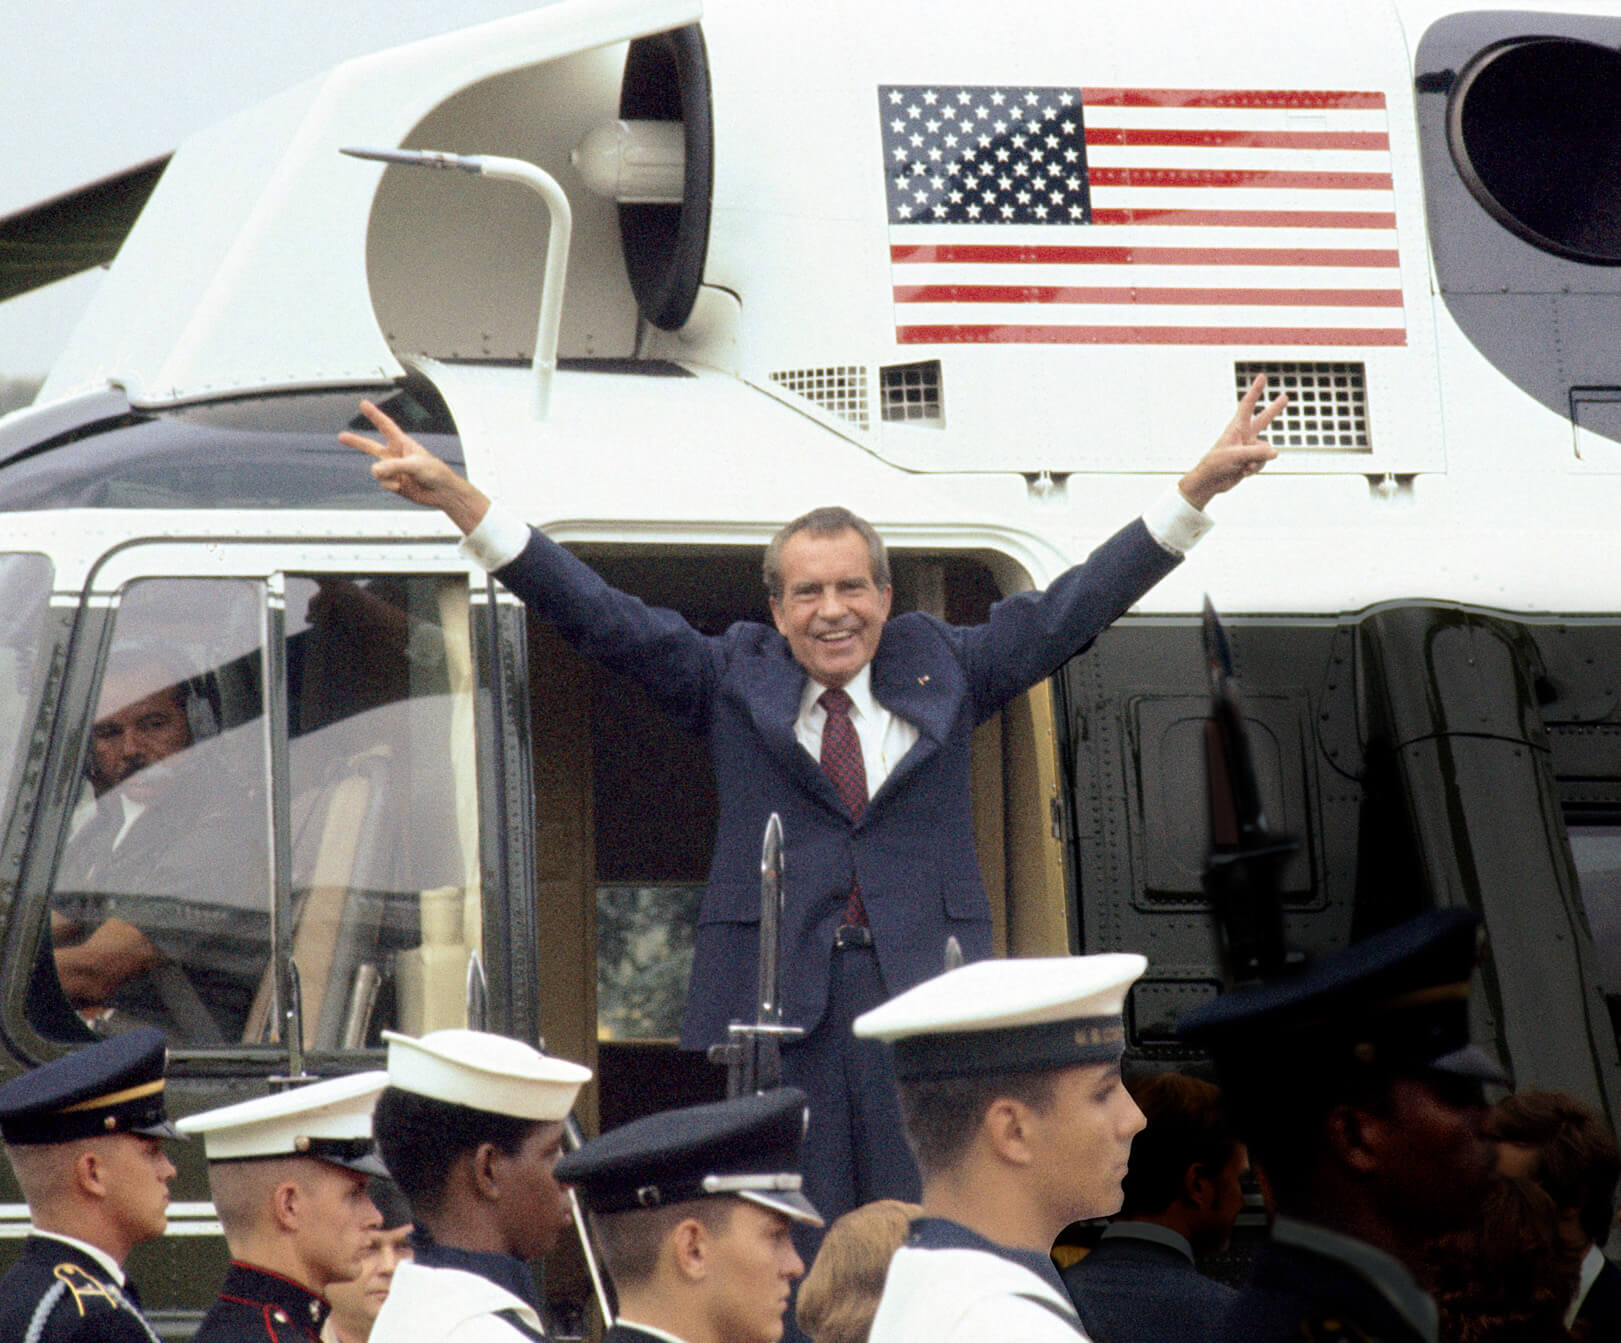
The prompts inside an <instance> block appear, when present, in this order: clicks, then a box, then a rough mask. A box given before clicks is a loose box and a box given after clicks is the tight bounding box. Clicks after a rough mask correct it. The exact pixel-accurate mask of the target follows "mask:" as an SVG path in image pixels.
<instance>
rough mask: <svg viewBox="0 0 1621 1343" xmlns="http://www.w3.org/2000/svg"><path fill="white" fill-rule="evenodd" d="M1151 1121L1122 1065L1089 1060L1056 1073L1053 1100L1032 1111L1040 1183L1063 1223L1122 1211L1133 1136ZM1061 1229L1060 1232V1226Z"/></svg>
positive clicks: (1030, 1129)
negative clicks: (1125, 1083)
mask: <svg viewBox="0 0 1621 1343" xmlns="http://www.w3.org/2000/svg"><path fill="white" fill-rule="evenodd" d="M1146 1122H1147V1121H1146V1120H1144V1118H1143V1112H1142V1111H1141V1110H1139V1109H1138V1108H1137V1102H1136V1101H1134V1100H1132V1098H1131V1095H1130V1093H1129V1092H1127V1090H1126V1089H1125V1087H1124V1086H1122V1085H1121V1082H1120V1068H1119V1066H1118V1065H1116V1064H1102V1063H1097V1064H1085V1065H1082V1066H1079V1067H1075V1068H1066V1069H1064V1070H1063V1071H1062V1072H1059V1073H1057V1074H1055V1075H1054V1078H1053V1093H1052V1102H1051V1104H1050V1105H1048V1106H1047V1108H1046V1110H1045V1111H1034V1110H1031V1111H1029V1112H1028V1122H1027V1125H1026V1137H1027V1140H1028V1142H1029V1143H1030V1150H1031V1152H1032V1172H1031V1173H1032V1174H1033V1175H1034V1176H1035V1184H1036V1186H1037V1188H1038V1189H1040V1190H1042V1191H1043V1193H1044V1195H1045V1197H1046V1198H1047V1199H1048V1200H1050V1203H1051V1212H1052V1216H1053V1217H1054V1218H1056V1219H1057V1227H1058V1228H1062V1227H1063V1226H1065V1225H1067V1224H1068V1223H1070V1222H1073V1221H1076V1220H1078V1219H1080V1218H1086V1217H1106V1216H1108V1215H1109V1214H1110V1213H1115V1212H1119V1211H1120V1200H1121V1193H1120V1182H1121V1180H1123V1179H1124V1178H1125V1176H1126V1163H1127V1161H1128V1160H1129V1159H1130V1157H1131V1140H1132V1139H1133V1138H1134V1137H1136V1135H1137V1134H1138V1133H1139V1132H1140V1131H1141V1130H1142V1128H1143V1126H1144V1124H1145V1123H1146ZM1055 1234H1056V1231H1055Z"/></svg>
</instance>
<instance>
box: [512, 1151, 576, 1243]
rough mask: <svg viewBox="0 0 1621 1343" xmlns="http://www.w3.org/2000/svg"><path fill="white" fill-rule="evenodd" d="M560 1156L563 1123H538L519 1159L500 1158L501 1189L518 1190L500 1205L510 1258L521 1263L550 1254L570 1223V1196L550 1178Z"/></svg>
mask: <svg viewBox="0 0 1621 1343" xmlns="http://www.w3.org/2000/svg"><path fill="white" fill-rule="evenodd" d="M562 1155H563V1126H562V1125H561V1124H537V1125H536V1126H535V1128H534V1129H533V1130H532V1131H531V1132H530V1134H529V1136H528V1137H527V1138H526V1139H525V1140H524V1143H523V1146H521V1147H520V1148H519V1149H518V1151H517V1154H516V1155H515V1156H510V1157H509V1156H507V1155H505V1154H504V1153H500V1152H498V1153H497V1154H496V1157H495V1160H496V1161H497V1162H498V1163H499V1178H500V1181H501V1184H502V1186H503V1188H505V1187H508V1186H509V1185H510V1187H511V1188H512V1189H513V1190H514V1191H516V1192H515V1196H514V1197H512V1198H510V1199H507V1198H503V1199H502V1201H501V1203H500V1204H499V1205H497V1206H498V1207H499V1208H500V1209H501V1212H500V1215H501V1217H502V1225H503V1229H504V1231H505V1234H506V1237H507V1242H508V1244H509V1246H510V1247H511V1253H513V1254H515V1255H517V1256H518V1258H520V1259H539V1258H540V1257H541V1256H542V1255H546V1254H550V1253H551V1251H552V1248H553V1247H554V1246H555V1245H556V1244H557V1238H558V1237H559V1236H560V1235H562V1234H563V1231H564V1230H565V1229H566V1228H567V1227H568V1224H569V1222H570V1221H571V1220H572V1215H571V1213H570V1211H569V1202H568V1192H567V1191H566V1190H565V1189H564V1188H563V1186H562V1185H560V1184H558V1183H557V1177H556V1176H555V1175H554V1174H553V1173H552V1172H553V1171H554V1170H555V1169H556V1167H557V1163H558V1161H559V1159H560V1158H561V1157H562Z"/></svg>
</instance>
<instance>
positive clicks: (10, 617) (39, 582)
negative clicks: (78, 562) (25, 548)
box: [0, 555, 51, 804]
mask: <svg viewBox="0 0 1621 1343" xmlns="http://www.w3.org/2000/svg"><path fill="white" fill-rule="evenodd" d="M50 595H51V562H50V561H49V560H48V559H46V558H45V556H43V555H0V804H3V803H4V802H5V801H6V799H8V798H9V797H10V796H11V790H12V788H13V786H14V785H15V784H16V782H17V767H18V765H19V764H20V763H21V760H22V756H23V752H24V743H25V742H26V740H27V732H28V724H29V721H30V719H31V717H32V709H33V705H34V701H35V699H36V698H37V697H38V695H39V675H40V663H41V662H42V660H43V659H42V658H41V657H40V650H41V649H42V648H43V647H44V644H45V641H44V639H43V638H42V637H41V636H42V633H43V630H44V624H45V616H46V612H47V603H48V601H49V599H50Z"/></svg>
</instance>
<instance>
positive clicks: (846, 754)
mask: <svg viewBox="0 0 1621 1343" xmlns="http://www.w3.org/2000/svg"><path fill="white" fill-rule="evenodd" d="M1263 391H1264V380H1263V379H1260V378H1257V379H1256V381H1255V383H1254V384H1253V385H1252V386H1251V387H1250V389H1249V391H1248V393H1247V394H1246V395H1245V397H1244V398H1243V400H1242V401H1241V402H1240V404H1239V407H1238V410H1237V412H1236V413H1235V414H1234V416H1233V418H1232V419H1231V420H1230V421H1229V422H1228V424H1227V426H1226V427H1225V428H1224V429H1223V431H1222V433H1221V435H1220V436H1219V437H1218V438H1217V440H1216V444H1215V446H1214V447H1213V448H1212V449H1211V450H1210V452H1208V453H1207V454H1206V455H1205V456H1204V457H1203V458H1202V459H1201V460H1200V461H1199V463H1198V465H1197V466H1195V467H1194V468H1193V470H1192V471H1190V472H1189V473H1188V474H1187V475H1186V476H1184V477H1183V478H1182V481H1181V483H1180V487H1179V490H1178V491H1175V492H1168V494H1167V496H1166V498H1164V499H1162V500H1160V501H1159V502H1158V503H1157V504H1156V505H1155V506H1154V507H1153V508H1151V509H1150V510H1149V511H1148V512H1147V513H1146V514H1145V515H1144V517H1142V518H1139V519H1136V520H1134V521H1133V522H1131V523H1129V524H1128V525H1127V526H1126V527H1124V528H1123V529H1122V530H1121V531H1120V532H1118V533H1117V534H1116V535H1115V536H1114V537H1112V538H1111V539H1109V540H1108V541H1106V542H1104V543H1103V545H1102V546H1100V547H1099V548H1098V549H1097V550H1096V551H1095V552H1094V553H1093V554H1092V555H1091V556H1090V557H1089V558H1088V559H1087V560H1086V561H1085V562H1084V563H1082V564H1080V565H1077V566H1076V567H1075V568H1073V569H1071V570H1069V571H1068V572H1067V573H1065V574H1063V575H1061V576H1060V577H1059V578H1058V579H1057V580H1056V581H1055V582H1054V583H1053V584H1052V585H1051V586H1050V587H1049V588H1048V589H1047V590H1046V591H1045V592H1023V593H1019V594H1017V595H1015V596H1012V597H1009V598H1007V599H1005V600H1003V601H1001V602H998V603H997V604H996V605H995V606H993V607H992V608H991V613H990V617H989V619H988V620H987V621H986V622H985V623H984V624H983V625H976V626H971V627H962V626H953V625H948V624H946V623H945V622H944V621H942V620H938V619H936V618H935V617H933V616H929V615H924V614H921V613H918V612H911V613H907V614H904V615H899V616H896V617H895V618H893V619H891V618H890V602H891V597H892V593H891V588H890V581H889V563H888V558H887V556H886V555H885V552H884V546H883V542H882V541H881V540H880V539H879V537H878V536H877V534H876V533H875V532H874V531H873V529H872V528H871V527H870V526H868V525H867V524H866V523H865V522H863V521H862V520H861V519H859V518H857V517H855V516H854V515H853V514H851V513H849V512H848V511H846V510H844V509H818V510H816V511H815V512H813V513H808V514H806V515H805V516H804V517H802V518H799V519H797V520H796V521H794V522H792V523H790V524H788V526H787V527H785V528H783V529H782V531H781V532H779V533H778V535H777V536H776V538H774V539H773V540H772V542H771V544H770V546H769V547H768V549H767V551H766V558H765V579H766V586H767V590H768V592H769V595H770V608H771V616H772V622H773V623H772V625H765V624H755V623H749V622H742V623H739V624H736V625H733V626H732V627H731V628H730V629H728V630H727V631H726V632H725V633H724V634H722V635H718V636H708V635H704V634H700V633H699V632H698V631H697V630H695V629H694V628H693V627H692V626H691V625H689V624H688V623H687V622H686V621H685V620H684V619H682V617H681V616H680V615H678V614H677V613H676V612H674V611H668V610H660V609H655V608H650V607H648V606H646V605H644V604H643V603H642V602H641V601H640V600H638V599H637V598H635V597H632V596H629V595H628V594H626V593H623V592H619V591H617V590H616V589H614V588H612V587H610V586H608V584H606V583H605V582H603V580H602V579H601V578H600V577H598V575H597V574H596V573H595V572H593V571H592V570H591V569H590V568H589V567H587V566H586V565H585V564H583V563H581V562H580V561H579V560H577V559H575V558H574V557H573V556H572V555H571V554H569V552H568V551H566V550H564V549H563V548H562V547H561V546H559V545H557V544H555V543H554V542H552V541H550V540H549V539H548V538H547V537H545V536H544V535H542V534H541V533H540V532H538V531H534V530H532V529H531V528H529V527H527V526H525V525H524V524H523V523H522V522H520V521H518V520H517V519H516V518H514V517H513V516H512V515H511V514H510V513H507V512H505V511H504V510H502V509H501V508H499V507H498V506H492V505H491V503H490V501H489V499H488V498H487V497H486V496H485V495H484V494H483V493H482V492H481V491H480V490H479V489H478V488H477V487H476V486H474V485H472V484H471V483H470V482H468V481H466V480H464V479H462V478H461V477H460V476H458V475H457V474H456V473H455V472H454V471H452V470H451V469H450V468H449V467H447V466H446V465H445V464H444V463H443V462H441V461H440V460H439V459H438V458H436V457H434V456H433V455H432V454H431V453H429V452H428V451H427V450H426V449H425V448H423V447H422V446H421V445H420V444H419V443H417V442H416V441H415V440H414V439H412V438H411V437H410V436H409V435H407V434H406V433H405V432H404V431H403V430H402V429H400V427H399V426H398V425H396V424H395V423H394V422H393V421H392V420H391V419H389V417H388V416H387V415H385V414H383V412H382V411H380V410H378V409H377V407H376V406H374V405H372V404H371V403H370V402H362V403H361V411H362V413H363V414H364V415H365V416H366V418H367V419H368V420H369V421H370V422H371V424H372V425H374V426H375V427H376V429H377V430H378V431H379V432H380V433H381V435H382V442H378V441H376V440H375V439H370V438H367V437H364V436H363V435H360V434H357V433H353V432H345V433H342V434H340V435H339V438H340V440H341V441H342V442H344V443H346V444H348V445H349V446H351V447H355V448H360V449H361V450H363V451H365V452H368V453H370V454H371V455H372V456H373V457H374V458H376V461H375V462H374V464H373V466H372V474H373V475H374V476H375V477H376V478H377V480H378V481H379V482H380V483H381V485H382V486H383V487H384V488H385V489H388V490H391V491H393V492H394V493H396V494H400V495H403V496H404V497H405V498H407V499H410V500H412V501H413V502H416V503H420V504H424V505H428V506H431V507H435V508H439V509H441V510H443V512H444V513H445V514H446V515H447V516H448V517H449V518H450V519H451V521H452V522H454V523H455V524H456V526H457V527H458V528H460V530H461V531H462V532H463V533H464V534H466V540H465V541H464V542H463V547H464V549H465V551H466V552H467V553H468V554H470V555H471V556H472V557H473V558H474V559H476V560H477V561H478V562H479V563H480V564H481V565H483V566H484V567H485V568H486V569H488V570H490V571H491V572H493V573H494V574H495V576H496V577H497V578H498V579H500V581H501V582H502V583H504V584H505V585H506V586H507V587H508V588H510V589H511V590H512V591H513V592H514V593H516V594H517V595H518V596H519V597H521V598H522V599H523V600H524V601H525V602H526V603H527V604H528V605H529V607H530V609H531V610H533V611H535V612H536V613H537V614H538V615H540V616H541V617H543V618H544V619H546V620H547V621H549V622H551V623H552V624H553V625H554V626H555V627H556V628H557V630H558V632H559V633H560V634H562V636H563V637H564V638H565V639H567V640H568V641H569V642H570V643H571V644H573V645H574V647H575V648H577V649H578V650H579V651H580V652H582V653H584V654H585V655H586V656H587V657H590V658H592V659H593V660H595V661H597V662H600V663H602V664H603V665H605V666H607V667H610V668H612V669H614V670H616V671H619V672H623V673H626V674H628V675H630V676H632V677H634V678H635V679H636V680H638V681H639V682H640V683H641V684H642V685H643V686H645V687H646V689H647V690H648V691H649V693H650V694H651V695H652V696H653V697H654V699H655V700H657V701H658V702H659V704H660V705H661V706H662V707H663V708H664V709H665V711H666V712H667V713H669V714H670V715H671V716H672V717H673V718H675V719H676V720H677V721H679V722H681V723H683V724H684V725H686V726H687V727H689V728H691V729H692V730H693V731H695V732H698V733H700V734H701V735H704V736H705V737H706V738H707V739H708V741H709V746H710V751H711V755H712V758H713V761H714V766H715V782H716V787H717V792H718V795H719V806H720V817H719V823H718V830H717V835H716V842H715V852H714V857H713V860H712V863H711V866H710V871H709V880H708V885H707V888H706V890H705V894H704V901H703V906H702V910H701V912H700V914H699V919H698V934H697V947H696V951H695V956H694V962H693V969H692V986H691V989H690V991H689V993H688V997H687V1007H686V1016H685V1020H684V1022H683V1024H682V1033H681V1041H682V1044H683V1045H684V1046H686V1047H687V1048H694V1049H697V1048H704V1047H706V1046H707V1045H709V1044H712V1043H714V1042H716V1041H719V1040H723V1039H725V1037H726V1027H727V1023H728V1022H730V1021H732V1020H752V1019H753V1017H754V1015H755V991H756V990H755V964H756V958H757V952H758V948H757V941H758V933H759V913H760V908H759V898H760V897H759V891H760V877H759V854H760V835H761V833H762V832H763V830H764V828H765V823H766V820H767V818H768V817H769V816H770V814H771V813H772V812H778V813H780V814H781V816H782V822H783V832H784V835H785V837H786V845H787V848H786V853H785V869H786V873H787V878H786V887H785V892H786V906H787V907H786V912H785V914H784V919H783V929H782V960H781V964H782V985H781V998H782V1004H783V1020H784V1021H785V1022H788V1023H791V1024H793V1025H797V1026H801V1027H803V1028H804V1029H805V1031H806V1037H805V1039H804V1040H803V1041H801V1042H799V1043H797V1044H794V1045H792V1046H790V1047H788V1048H787V1049H785V1050H784V1054H783V1071H784V1081H785V1082H787V1083H788V1084H789V1085H792V1086H797V1087H799V1088H800V1089H802V1090H803V1091H805V1092H806V1093H807V1095H808V1096H809V1097H810V1105H811V1125H810V1133H809V1136H808V1138H807V1143H806V1148H805V1154H804V1170H805V1183H806V1191H807V1193H808V1194H809V1195H810V1197H811V1198H812V1199H813V1200H814V1201H815V1202H816V1204H817V1206H818V1207H819V1208H820V1209H821V1210H822V1212H823V1215H824V1216H825V1217H826V1218H827V1219H828V1220H829V1221H832V1220H833V1219H834V1218H835V1217H837V1216H839V1215H840V1214H841V1213H844V1212H846V1211H848V1210H849V1209H850V1208H852V1207H855V1206H857V1205H858V1204H861V1203H864V1202H867V1201H869V1200H871V1199H874V1198H883V1197H895V1198H905V1199H910V1200H914V1201H915V1200H916V1198H917V1197H918V1192H919V1185H918V1179H917V1172H916V1168H915V1166H914V1165H913V1163H912V1160H911V1157H910V1154H909V1152H908V1150H907V1146H906V1143H905V1142H904V1141H903V1139H902V1135H903V1132H904V1130H903V1127H902V1125H901V1120H900V1113H899V1109H898V1105H897V1102H896V1098H895V1094H894V1084H893V1079H892V1073H891V1070H890V1065H889V1061H888V1059H887V1058H886V1056H885V1055H884V1054H883V1052H882V1050H881V1049H880V1048H879V1047H878V1046H876V1045H875V1044H874V1043H873V1042H871V1041H857V1040H855V1039H853V1038H852V1037H851V1034H850V1023H851V1022H852V1021H853V1020H854V1019H855V1017H856V1016H858V1015H859V1014H860V1013H862V1012H864V1011H866V1010H867V1009H869V1008H871V1007H874V1006H876V1005H877V1004H878V1003H880V1002H882V1001H883V1000H885V999H886V998H888V997H890V996H892V995H894V994H897V993H900V992H902V991H904V990H906V989H908V988H911V987H912V986H913V985H915V984H917V983H919V982H921V981H922V980H924V979H926V978H929V977H930V976H932V975H935V974H938V973H939V970H940V965H941V955H942V949H943V948H944V945H945V941H946V938H947V937H948V936H951V935H955V936H956V937H957V939H958V941H959V942H960V943H961V945H962V948H963V950H964V952H965V954H966V955H967V957H968V959H970V960H974V959H978V958H982V957H985V956H989V955H990V954H991V920H990V908H989V905H988V903H987V900H986V896H985V889H984V885H983V883H982V881H981V878H980V871H979V863H978V860H977V857H976V855H975V852H974V841H973V825H972V815H971V811H970V803H969V789H968V780H969V755H970V740H971V737H972V734H973V730H974V728H976V727H977V726H978V725H979V724H980V723H983V722H984V721H985V720H986V719H988V718H990V717H991V716H992V715H994V714H995V713H996V712H997V711H998V710H999V709H1001V708H1002V706H1003V705H1005V704H1006V703H1007V702H1008V701H1009V700H1011V699H1013V698H1014V697H1015V696H1016V695H1018V694H1020V693H1022V692H1023V691H1024V690H1026V689H1028V688H1029V687H1030V686H1032V685H1034V684H1035V683H1036V682H1038V681H1040V680H1042V679H1043V678H1045V677H1047V676H1050V675H1051V674H1052V673H1053V672H1054V671H1055V670H1056V669H1057V668H1058V667H1059V666H1061V665H1062V664H1063V663H1064V662H1065V661H1067V660H1068V659H1069V658H1071V657H1073V656H1074V655H1075V654H1076V653H1078V652H1080V651H1081V650H1082V649H1084V648H1085V647H1086V646H1087V645H1088V644H1090V643H1091V642H1092V640H1093V639H1095V638H1096V637H1097V636H1098V634H1099V633H1101V632H1102V631H1103V630H1104V629H1105V628H1106V627H1107V626H1108V625H1109V623H1110V622H1111V621H1113V620H1114V619H1115V618H1116V617H1117V616H1119V615H1120V614H1122V613H1123V612H1124V611H1126V610H1127V609H1128V608H1129V607H1130V606H1131V605H1132V603H1134V602H1135V601H1137V600H1138V599H1139V598H1140V597H1141V596H1142V595H1143V594H1144V593H1145V592H1147V591H1148V590H1149V589H1150V588H1151V587H1153V585H1154V584H1155V583H1157V582H1158V581H1159V580H1160V579H1161V578H1163V577H1164V576H1165V575H1166V574H1167V573H1169V572H1170V571H1171V570H1172V569H1173V568H1174V567H1175V566H1176V565H1177V563H1178V562H1179V561H1180V559H1181V557H1182V554H1183V552H1184V551H1185V550H1186V549H1187V548H1188V547H1189V546H1190V545H1192V544H1193V542H1194V541H1196V540H1197V539H1198V537H1199V536H1200V535H1202V534H1203V532H1204V531H1205V530H1206V529H1207V528H1208V526H1209V525H1210V524H1209V519H1208V518H1206V517H1205V515H1204V513H1203V511H1202V510H1203V509H1204V507H1205V505H1206V504H1208V503H1209V502H1210V500H1211V499H1212V498H1214V497H1215V496H1216V495H1217V494H1220V493H1222V492H1223V491H1225V490H1228V489H1231V488H1232V487H1233V486H1234V485H1236V484H1237V483H1238V482H1239V481H1241V480H1243V479H1244V478H1245V477H1246V476H1249V475H1253V474H1254V473H1255V472H1256V471H1258V470H1260V469H1261V467H1262V465H1264V464H1265V462H1266V461H1268V460H1269V459H1270V458H1271V457H1273V456H1274V455H1275V454H1274V452H1273V450H1272V449H1271V448H1269V447H1268V446H1267V445H1266V443H1265V442H1264V441H1263V440H1262V439H1261V437H1260V435H1261V433H1262V432H1263V431H1264V430H1265V428H1266V426H1267V425H1268V424H1269V423H1270V422H1271V421H1272V419H1273V417H1274V416H1276V415H1277V414H1278V412H1279V411H1281V410H1282V408H1283V406H1284V404H1285V402H1286V398H1284V397H1279V398H1277V400H1275V401H1274V402H1272V403H1271V404H1270V405H1269V406H1267V407H1266V408H1265V409H1263V410H1260V411H1259V412H1258V411H1257V409H1256V408H1257V406H1258V404H1259V401H1260V397H1261V394H1262V392H1263ZM773 626H774V628H773ZM807 1248H808V1247H807Z"/></svg>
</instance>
